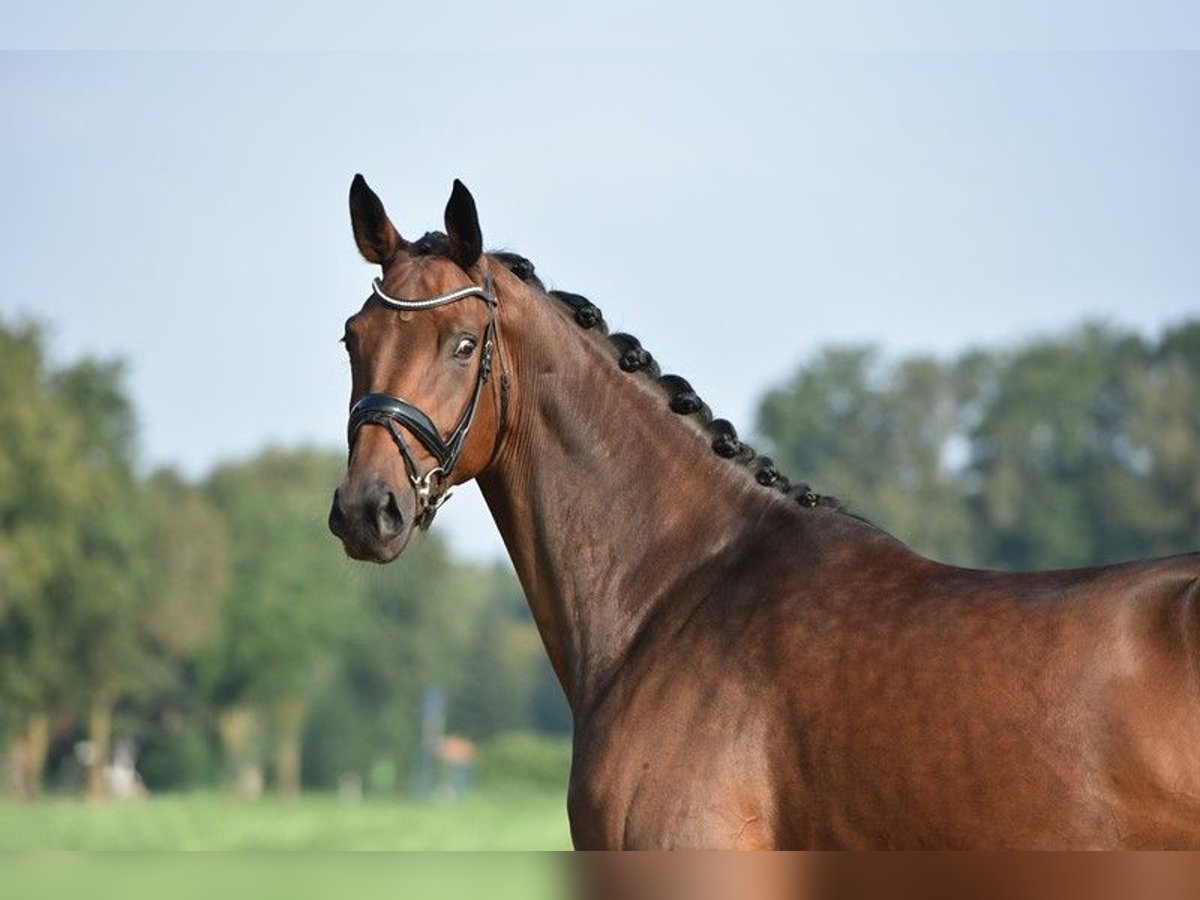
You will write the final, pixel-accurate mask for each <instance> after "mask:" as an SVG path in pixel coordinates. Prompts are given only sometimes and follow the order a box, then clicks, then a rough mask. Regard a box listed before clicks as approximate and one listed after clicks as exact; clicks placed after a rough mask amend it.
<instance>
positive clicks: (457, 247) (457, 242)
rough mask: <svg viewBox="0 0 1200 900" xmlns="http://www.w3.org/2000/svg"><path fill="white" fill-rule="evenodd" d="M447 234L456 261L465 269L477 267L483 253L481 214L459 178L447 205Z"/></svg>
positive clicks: (455, 181)
mask: <svg viewBox="0 0 1200 900" xmlns="http://www.w3.org/2000/svg"><path fill="white" fill-rule="evenodd" d="M446 234H447V236H448V237H449V238H450V254H451V256H453V257H454V261H455V262H456V263H458V264H459V265H460V266H462V267H463V268H464V269H469V268H471V266H473V265H475V262H476V261H477V260H478V259H479V257H480V255H481V254H482V253H483V233H482V232H481V231H480V230H479V213H478V212H477V211H476V210H475V198H474V197H472V196H471V192H470V191H468V190H467V189H466V186H465V185H463V183H462V182H461V181H459V180H458V179H457V178H455V179H454V189H453V190H452V191H450V201H449V202H448V203H447V204H446Z"/></svg>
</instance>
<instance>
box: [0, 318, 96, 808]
mask: <svg viewBox="0 0 1200 900" xmlns="http://www.w3.org/2000/svg"><path fill="white" fill-rule="evenodd" d="M82 441H83V426H82V423H81V422H80V421H79V419H78V418H77V416H76V415H75V414H74V410H73V408H72V405H71V404H70V403H68V402H66V401H65V400H64V398H63V397H62V396H61V393H60V392H59V391H58V389H57V387H56V385H55V384H54V383H53V382H52V379H51V374H50V370H49V365H48V362H47V360H46V351H45V342H44V336H43V333H42V331H41V329H40V328H38V327H37V326H36V325H34V324H31V323H13V324H9V323H5V322H3V321H0V739H2V740H3V741H4V742H5V743H6V744H7V745H8V747H9V754H8V755H9V759H10V770H11V775H12V781H13V783H14V785H15V787H16V788H17V790H18V791H19V792H20V793H23V794H27V795H35V794H36V793H37V792H38V791H39V789H40V786H41V777H42V770H43V767H44V764H45V758H46V752H47V747H48V741H49V730H50V723H51V720H52V718H53V717H54V716H55V715H56V714H57V713H60V712H62V711H63V710H64V708H65V707H66V706H67V705H68V703H69V697H68V694H69V688H70V672H69V671H68V668H67V667H66V666H65V665H64V661H65V660H66V659H68V658H69V654H68V649H67V638H68V635H67V634H66V633H65V632H64V631H63V630H62V629H61V628H60V627H59V621H60V619H61V617H62V616H61V613H62V610H61V609H59V608H58V607H57V606H56V603H57V602H59V601H60V600H61V598H58V597H52V596H51V595H50V594H49V587H50V584H51V582H52V580H53V579H54V578H55V576H56V573H57V572H58V567H59V563H60V560H62V559H63V558H64V557H66V556H69V555H71V554H74V553H75V552H76V550H77V545H78V542H79V539H80V536H79V530H78V526H77V520H78V515H79V513H80V512H81V511H82V509H83V508H84V507H85V506H86V504H87V502H88V482H89V478H88V474H89V473H88V471H87V468H86V466H85V465H84V464H83V461H82V460H81V458H80V456H79V448H80V445H81V443H82Z"/></svg>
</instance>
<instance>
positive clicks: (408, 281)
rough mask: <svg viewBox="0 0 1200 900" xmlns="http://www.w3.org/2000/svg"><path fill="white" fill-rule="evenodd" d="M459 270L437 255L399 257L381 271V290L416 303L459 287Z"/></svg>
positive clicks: (460, 273) (460, 282)
mask: <svg viewBox="0 0 1200 900" xmlns="http://www.w3.org/2000/svg"><path fill="white" fill-rule="evenodd" d="M462 278H463V275H462V270H461V269H459V268H458V266H456V265H455V264H454V263H453V262H451V261H450V260H448V259H444V258H442V257H440V256H409V255H406V254H401V255H400V256H398V257H397V258H396V259H395V260H393V261H392V262H391V263H389V264H388V266H387V268H386V269H384V272H383V279H382V281H383V289H384V290H385V291H387V293H389V294H391V295H392V296H395V297H403V298H405V299H406V300H420V299H423V298H425V297H436V296H437V295H439V294H445V293H449V292H450V291H451V290H453V289H454V288H456V287H461V286H462Z"/></svg>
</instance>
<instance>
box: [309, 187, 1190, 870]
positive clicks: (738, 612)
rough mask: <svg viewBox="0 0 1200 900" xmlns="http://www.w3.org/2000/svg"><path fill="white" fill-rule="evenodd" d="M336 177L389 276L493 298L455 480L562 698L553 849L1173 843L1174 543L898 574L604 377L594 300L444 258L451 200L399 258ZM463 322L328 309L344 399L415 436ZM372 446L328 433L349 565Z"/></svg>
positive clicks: (1178, 738)
mask: <svg viewBox="0 0 1200 900" xmlns="http://www.w3.org/2000/svg"><path fill="white" fill-rule="evenodd" d="M357 185H358V182H357V181H356V189H355V190H358V192H359V193H358V195H357V198H356V195H355V193H354V191H352V204H351V205H352V210H355V209H356V210H357V212H356V213H355V234H356V238H357V239H358V243H359V246H360V248H362V249H363V252H364V255H367V256H368V259H373V261H376V262H380V263H381V264H382V265H383V266H384V281H383V284H384V286H385V287H386V288H387V290H389V291H391V292H392V293H395V294H398V295H401V296H403V295H405V292H406V291H407V296H418V297H419V296H426V297H428V296H432V295H434V294H439V295H446V292H448V291H452V290H455V289H459V288H461V287H462V286H463V284H464V283H466V282H467V280H468V279H469V282H470V283H474V284H476V285H480V284H487V285H489V286H490V285H493V284H494V291H495V297H494V299H495V303H494V307H495V310H496V329H497V332H498V335H499V336H498V338H497V344H496V350H497V356H496V359H497V360H498V364H499V367H500V368H501V369H502V371H503V373H504V376H503V379H500V380H497V379H493V380H492V381H491V382H488V383H489V384H491V385H497V386H495V387H493V388H492V389H490V390H488V391H484V392H482V394H481V393H480V391H479V390H478V389H477V390H476V395H478V396H486V397H487V400H486V401H484V402H481V403H480V409H479V415H478V423H479V424H478V425H477V427H476V429H475V430H474V431H473V432H472V433H471V434H470V435H469V436H468V437H467V439H466V441H465V445H464V449H463V453H462V461H461V468H460V470H459V471H457V472H455V473H454V474H453V481H455V482H458V481H462V480H466V479H468V478H471V477H477V478H478V480H479V484H480V487H481V489H482V491H483V494H484V497H485V499H486V500H487V503H488V505H489V507H490V509H491V511H492V514H493V516H494V518H495V520H496V523H497V525H498V527H499V529H500V532H501V534H502V536H503V538H504V540H505V543H506V545H507V547H508V549H509V553H510V555H511V557H512V560H513V563H514V566H515V568H516V570H517V573H518V575H519V577H520V579H521V582H522V585H523V587H524V590H525V593H526V596H527V599H528V601H529V604H530V608H531V610H532V612H533V616H534V619H535V621H536V622H537V625H538V628H539V630H540V632H541V635H542V638H543V641H544V643H545V646H546V649H547V652H548V654H549V656H550V660H551V663H552V664H553V666H554V669H555V671H556V673H557V674H558V676H559V679H560V681H561V682H562V685H563V689H564V692H565V693H566V695H567V698H568V700H569V702H570V705H571V709H572V713H573V716H574V721H575V750H574V758H573V766H572V773H571V783H570V789H569V796H568V810H569V813H570V819H571V829H572V836H573V838H574V841H575V843H576V845H577V846H579V847H590V848H601V847H747V848H755V847H763V848H765V847H862V848H866V847H905V848H934V847H941V848H945V847H988V848H1001V847H1025V848H1032V847H1115V846H1193V847H1196V846H1200V702H1198V701H1200V696H1198V687H1200V685H1198V683H1197V678H1198V673H1197V656H1196V654H1197V652H1198V647H1197V642H1198V640H1200V621H1198V620H1197V609H1196V605H1197V602H1200V601H1198V600H1197V597H1198V596H1200V588H1198V587H1197V585H1198V584H1200V556H1197V555H1190V556H1183V557H1175V558H1171V559H1166V560H1158V561H1151V562H1141V563H1131V564H1125V565H1120V566H1110V567H1105V568H1099V569H1090V570H1078V571H1065V572H1043V573H1025V574H1013V573H999V572H983V571H975V570H966V569H959V568H954V567H951V566H945V565H941V564H939V563H935V562H932V561H930V560H927V559H925V558H923V557H921V556H919V555H918V554H916V553H914V552H913V551H911V550H909V549H908V548H907V547H905V546H904V545H903V544H902V543H900V542H899V541H897V540H895V539H894V538H892V537H891V536H889V535H887V534H886V533H884V532H883V531H881V530H880V529H878V528H876V527H875V526H873V525H871V524H869V523H866V522H864V521H862V520H860V519H858V518H856V517H854V516H851V515H849V514H846V513H844V512H842V511H840V510H838V509H835V508H831V507H829V506H827V505H824V504H822V503H821V502H820V498H816V497H815V495H812V494H811V493H809V492H807V491H806V490H801V491H795V490H793V491H792V492H790V493H783V492H781V491H779V490H776V489H773V488H772V487H770V486H764V485H763V484H760V483H759V481H756V479H755V477H753V474H752V470H751V469H749V468H748V467H747V464H746V462H747V461H746V459H745V458H744V457H745V454H742V455H741V456H739V457H738V458H723V457H722V456H718V455H717V454H715V453H714V452H713V448H714V447H715V446H717V444H716V442H714V439H713V437H712V431H711V427H710V423H709V421H707V420H706V416H705V414H704V412H700V411H699V410H698V407H697V405H696V404H695V403H692V402H691V398H686V399H687V402H683V403H677V402H676V401H677V400H678V397H679V395H678V394H677V395H675V396H669V395H668V393H667V392H665V391H664V389H663V386H662V382H660V381H658V380H656V379H655V378H654V377H650V376H648V375H647V374H646V372H645V371H629V369H637V370H640V369H644V368H646V366H645V360H641V362H639V361H638V358H634V359H633V363H637V365H634V364H633V363H630V364H629V365H628V366H627V365H626V364H627V362H629V359H630V357H628V353H627V352H626V353H624V354H623V352H622V350H621V347H620V346H615V345H614V343H613V342H611V341H609V340H608V339H607V338H606V337H605V336H604V335H603V334H602V333H601V332H600V330H599V329H597V328H595V327H592V326H594V325H595V324H596V320H595V316H592V315H590V314H589V315H587V316H583V315H582V313H581V312H580V309H581V307H580V306H579V305H578V304H576V303H572V304H568V303H565V302H558V301H557V300H555V299H552V298H550V297H547V296H546V294H545V292H544V291H543V290H542V288H541V286H540V283H538V282H537V280H536V278H534V277H532V270H531V267H530V271H529V272H528V273H523V272H520V271H519V270H517V267H513V268H514V271H516V272H517V274H514V271H510V267H509V265H510V264H511V263H510V264H509V265H506V261H505V260H504V259H502V258H498V257H488V256H484V255H482V254H481V253H480V252H479V251H478V249H475V250H473V251H471V252H467V253H465V254H464V253H463V252H462V249H461V248H462V247H464V246H467V247H472V246H477V244H478V241H477V236H478V224H477V222H476V221H474V205H473V202H472V203H471V204H470V207H469V209H468V210H466V211H465V212H464V210H463V208H462V203H461V201H459V208H458V209H457V210H456V209H455V208H454V207H455V203H456V201H455V199H454V198H452V201H451V206H450V207H448V209H447V231H448V232H449V234H448V237H447V241H446V243H445V244H439V243H435V245H431V246H436V247H438V248H442V250H441V251H440V252H438V251H434V252H429V251H422V250H420V249H419V248H414V247H413V246H412V245H406V244H405V243H404V242H403V241H401V239H400V238H399V235H398V233H397V232H395V230H394V228H393V227H392V226H391V223H390V221H388V220H387V219H386V216H385V215H384V214H383V211H382V205H381V204H378V200H377V198H374V195H373V194H370V192H369V189H366V188H365V183H364V184H363V185H362V188H361V189H360V188H358V187H357ZM363 189H365V190H366V191H367V194H363V193H362V190H363ZM368 195H369V196H368ZM455 196H458V194H457V188H456V195H455ZM376 207H377V208H376ZM468 213H469V214H468ZM385 225H386V227H385ZM472 226H473V227H472ZM396 241H400V243H399V244H397V243H396ZM446 248H448V249H446ZM518 275H522V276H523V277H518ZM489 290H491V288H490V287H489ZM488 296H489V297H490V296H491V295H490V294H489V295H488ZM400 302H401V304H403V303H404V301H400ZM481 305H482V304H481ZM585 311H586V309H585ZM484 321H485V320H484V318H483V312H482V310H476V309H473V308H471V307H467V306H466V305H464V304H455V305H451V306H446V307H444V308H439V309H438V310H436V311H432V310H431V311H429V312H421V313H419V314H414V315H412V316H411V321H408V320H406V321H405V322H404V323H399V324H398V323H397V322H396V313H395V312H394V311H393V310H390V309H387V308H384V307H383V306H381V304H380V303H379V302H378V300H377V299H372V300H368V302H367V304H366V305H364V307H363V309H362V311H360V313H359V314H358V315H356V316H355V317H353V318H352V319H351V321H350V323H348V336H347V337H348V341H347V343H348V346H351V349H352V362H353V364H354V380H355V384H354V388H353V391H354V394H355V396H356V397H358V396H362V395H365V394H366V393H367V392H377V393H373V394H371V396H383V397H385V398H386V397H390V396H393V395H396V396H403V397H407V398H409V400H411V401H412V403H413V404H415V405H416V406H420V405H421V401H424V402H426V403H428V402H436V403H437V404H438V408H437V411H435V412H434V413H431V415H430V418H431V419H432V420H433V421H434V422H435V423H436V424H438V425H439V426H440V427H441V428H442V429H443V433H444V432H445V431H446V430H448V428H449V426H450V425H451V424H452V423H453V422H454V421H456V416H458V408H459V407H460V406H461V403H462V399H461V398H462V397H464V396H467V395H468V394H469V393H470V390H469V388H470V384H471V380H470V379H471V378H472V377H475V378H476V379H477V380H476V381H475V384H476V385H477V388H478V386H479V385H482V384H483V383H484V381H485V379H486V377H487V372H486V371H485V369H486V367H485V366H484V365H483V364H482V363H479V364H477V366H476V368H475V370H474V371H475V372H476V373H477V374H476V375H474V376H473V375H472V369H471V368H470V366H469V365H468V364H467V363H466V362H465V361H464V360H461V359H458V356H457V351H456V355H455V359H456V362H455V363H454V364H453V365H451V364H450V363H449V362H446V360H447V359H448V357H447V356H446V355H445V352H444V351H439V350H437V349H436V348H437V347H440V346H442V345H443V344H445V342H446V341H447V340H449V336H455V335H458V334H462V333H469V334H484V333H487V332H485V330H484V329H485V325H484ZM420 323H425V324H424V325H421V324H420ZM581 324H583V325H584V326H585V327H582V328H581V327H580V325H581ZM422 328H424V331H422ZM455 339H456V340H457V338H455ZM451 343H453V342H451ZM446 346H450V345H449V344H446ZM459 349H461V348H459ZM439 352H440V353H442V354H443V355H442V356H438V355H437V354H438V353H439ZM460 364H461V365H460ZM455 366H458V367H457V368H455ZM623 369H625V371H623ZM431 372H434V373H437V374H436V377H431V375H430V373H431ZM663 381H666V379H664V380H663ZM688 390H689V391H690V388H689V389H688ZM451 398H456V399H451ZM455 404H458V405H457V406H456V405H455ZM672 410H673V411H672ZM472 413H473V414H474V407H472ZM370 424H384V423H382V422H372V423H370ZM393 440H395V441H397V442H401V441H403V438H402V436H401V437H398V436H396V435H395V434H392V435H389V434H388V432H387V431H385V429H383V428H371V429H362V430H361V433H357V434H352V445H353V446H352V454H351V460H350V465H349V467H348V471H347V476H346V480H345V481H343V483H342V485H341V486H340V487H339V489H338V493H337V495H335V501H334V507H333V510H332V511H331V526H332V527H334V530H335V532H336V533H338V534H339V536H340V537H342V539H343V541H344V542H345V544H346V548H347V551H348V552H351V553H352V554H353V555H356V556H359V557H360V558H367V559H375V560H376V561H387V560H388V559H391V558H393V557H394V556H395V555H397V554H398V553H399V552H400V551H401V550H402V549H403V546H404V543H405V542H406V541H407V537H408V533H409V532H411V529H412V524H411V523H412V521H414V520H417V519H420V518H422V517H424V516H429V517H431V513H429V512H428V510H427V509H422V508H419V507H418V506H416V505H415V504H416V503H417V501H416V500H414V499H412V498H411V497H409V496H408V494H411V493H412V492H411V491H408V492H407V493H406V488H405V477H406V476H405V472H404V467H403V466H402V465H401V464H400V463H399V462H398V461H397V458H396V457H397V454H396V453H395V450H394V448H393V447H392V446H391V442H392V441H393ZM735 444H736V442H735ZM402 449H403V448H402ZM734 449H737V448H736V447H735V448H734ZM728 455H733V454H728ZM751 455H752V454H751ZM405 456H406V458H409V459H410V463H409V464H410V465H415V464H416V463H415V462H414V461H413V460H416V458H417V457H420V456H421V454H420V453H419V452H418V453H416V454H413V453H411V452H410V451H409V450H407V449H405ZM429 465H432V463H430V464H429ZM409 477H412V481H413V484H414V485H415V484H417V481H418V479H417V478H416V477H415V475H414V474H413V473H409ZM763 480H764V481H766V482H770V483H773V481H772V478H766V479H763ZM424 481H425V483H428V479H424ZM797 499H799V500H800V502H797ZM433 509H435V510H436V505H435V506H434V507H433ZM400 523H405V525H404V527H402V526H401V524H400Z"/></svg>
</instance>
